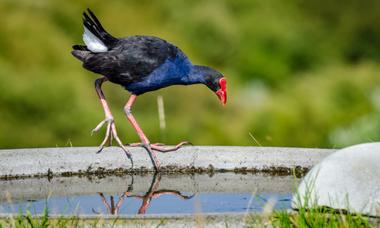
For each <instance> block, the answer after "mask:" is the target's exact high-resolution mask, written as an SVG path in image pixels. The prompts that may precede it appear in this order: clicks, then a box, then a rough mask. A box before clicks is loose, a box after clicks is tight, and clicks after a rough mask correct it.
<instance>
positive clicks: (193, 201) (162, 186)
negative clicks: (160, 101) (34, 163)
mask: <svg viewBox="0 0 380 228" xmlns="http://www.w3.org/2000/svg"><path fill="white" fill-rule="evenodd" d="M297 181H298V180H297V179H295V178H294V177H293V176H271V175H265V174H234V173H216V174H213V175H208V174H193V175H164V174H162V175H161V174H155V175H144V176H131V175H125V176H105V177H96V176H92V177H78V176H76V177H57V178H52V179H47V178H35V179H33V178H29V179H16V180H7V181H0V192H1V196H0V213H20V212H22V213H26V211H30V212H31V213H32V214H41V213H43V210H44V208H46V207H47V208H48V210H49V213H50V214H56V215H62V214H64V215H96V214H114V215H117V214H118V215H133V214H193V213H221V212H224V213H225V212H243V213H244V212H247V211H248V212H261V211H262V210H263V208H264V207H265V208H269V209H274V210H282V209H288V208H290V203H291V197H292V192H293V190H294V189H293V188H294V186H296V183H297Z"/></svg>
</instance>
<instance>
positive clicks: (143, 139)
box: [124, 95, 192, 152]
mask: <svg viewBox="0 0 380 228" xmlns="http://www.w3.org/2000/svg"><path fill="white" fill-rule="evenodd" d="M136 98H137V96H136V95H132V96H131V97H130V98H129V100H128V102H127V104H126V105H125V106H124V112H125V114H126V115H127V118H128V120H129V122H131V124H132V125H133V127H134V128H135V130H136V132H137V134H138V135H139V137H140V139H141V143H131V144H128V145H129V146H142V147H146V146H147V145H149V147H150V149H151V150H157V151H160V152H170V151H176V150H178V149H179V148H181V147H182V146H184V145H192V144H191V143H190V142H187V141H184V142H181V143H179V144H177V145H176V146H174V147H166V146H165V144H162V143H154V144H150V142H149V140H148V138H147V137H146V136H145V134H144V132H143V131H142V129H141V128H140V126H139V125H138V123H137V121H136V119H135V118H134V117H133V115H132V111H131V108H132V105H133V103H134V102H135V101H136Z"/></svg>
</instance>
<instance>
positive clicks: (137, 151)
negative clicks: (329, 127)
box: [0, 146, 334, 178]
mask: <svg viewBox="0 0 380 228" xmlns="http://www.w3.org/2000/svg"><path fill="white" fill-rule="evenodd" d="M129 150H130V151H131V152H132V154H133V160H134V167H133V170H132V166H131V163H130V161H129V160H128V159H127V157H126V156H125V154H124V153H123V152H122V150H121V149H120V148H118V147H110V148H105V149H104V151H103V152H102V153H100V154H96V153H95V152H96V151H97V148H96V147H68V148H43V149H17V150H0V178H6V177H21V176H38V175H41V176H42V175H50V176H51V175H65V174H69V173H86V172H87V173H91V172H96V171H99V172H104V171H107V170H108V171H112V170H119V171H120V170H121V171H124V172H126V171H135V172H137V171H142V170H143V171H153V166H152V163H151V160H150V158H149V156H148V154H147V152H146V151H145V150H144V149H143V148H129ZM333 151H334V150H328V149H304V148H280V147H220V146H188V147H184V148H181V149H180V150H178V151H176V152H172V153H158V157H159V159H160V161H161V163H162V167H163V169H164V170H167V171H181V170H182V171H183V170H189V169H193V170H194V169H195V170H196V169H203V170H207V169H212V170H213V171H221V170H222V171H233V170H236V169H240V170H254V171H268V170H271V169H272V170H274V171H276V170H277V171H278V170H284V169H285V170H288V171H290V170H291V169H293V168H296V167H298V168H306V169H308V168H311V167H312V166H313V165H315V164H317V163H318V162H319V161H320V160H322V159H323V158H324V157H326V156H327V155H329V154H330V153H332V152H333Z"/></svg>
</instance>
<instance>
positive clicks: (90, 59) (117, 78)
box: [72, 10, 227, 167]
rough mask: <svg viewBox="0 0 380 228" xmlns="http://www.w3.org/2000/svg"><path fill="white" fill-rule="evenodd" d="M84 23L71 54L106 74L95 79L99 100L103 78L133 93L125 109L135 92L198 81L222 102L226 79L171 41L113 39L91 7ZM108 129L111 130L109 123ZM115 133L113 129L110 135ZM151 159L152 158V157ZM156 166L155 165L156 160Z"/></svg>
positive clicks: (85, 15)
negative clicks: (191, 57)
mask: <svg viewBox="0 0 380 228" xmlns="http://www.w3.org/2000/svg"><path fill="white" fill-rule="evenodd" d="M83 25H84V29H85V31H84V34H83V40H84V42H85V44H86V45H74V46H73V49H74V50H73V51H72V54H73V55H74V56H75V57H76V58H78V59H79V60H81V61H82V62H83V67H84V68H86V69H87V70H89V71H92V72H94V73H97V74H100V75H103V76H104V77H105V78H100V79H98V80H97V82H96V89H97V92H98V95H99V97H100V99H101V101H102V102H103V101H104V102H105V97H104V94H103V92H102V91H101V88H100V87H101V84H102V83H103V82H104V81H107V80H109V81H111V82H113V83H116V84H119V85H121V86H123V87H124V88H125V89H127V90H128V91H130V92H131V93H132V94H133V95H132V97H131V99H130V101H129V102H128V103H127V106H128V105H129V106H128V107H127V106H126V107H127V108H128V110H129V109H130V106H132V104H133V102H134V100H135V99H136V96H137V95H141V94H143V93H146V92H149V91H153V90H157V89H160V88H164V87H167V86H171V85H190V84H197V83H201V84H204V85H206V86H207V87H208V88H210V89H211V90H212V91H214V92H215V93H216V94H217V96H218V97H219V99H220V100H221V102H222V103H223V104H225V103H226V99H227V96H226V80H225V78H224V77H223V75H222V74H221V73H219V72H218V71H216V70H214V69H212V68H210V67H207V66H197V65H193V64H192V63H191V62H190V61H189V59H188V58H187V56H186V55H185V54H184V53H183V52H182V51H181V50H180V49H179V48H178V47H176V46H174V45H173V44H171V43H169V42H167V41H165V40H163V39H160V38H158V37H153V36H130V37H126V38H115V37H113V36H112V35H110V34H109V33H108V32H107V31H106V30H105V29H104V28H103V26H102V25H101V23H100V22H99V20H98V19H97V18H96V16H95V15H94V13H92V12H91V11H90V10H88V14H87V13H86V12H84V13H83ZM102 105H103V108H104V110H105V113H106V120H107V121H108V119H112V114H111V112H110V110H109V108H108V105H107V104H106V102H105V103H102ZM128 110H126V114H127V117H128V118H129V120H130V121H131V123H132V124H133V126H134V127H135V129H136V131H137V133H138V134H139V136H140V138H141V139H142V141H143V144H149V141H148V140H147V138H146V137H145V135H144V134H143V133H142V131H141V129H140V128H139V126H138V125H137V122H135V120H134V118H133V116H132V115H131V114H129V113H128V112H129V111H128ZM131 116H132V117H131ZM107 118H108V119H107ZM131 118H133V120H131ZM106 120H105V121H106ZM107 121H106V122H107ZM103 124H104V122H102V123H101V124H99V125H100V126H98V127H97V128H96V129H95V130H98V128H100V127H101V126H102V125H103ZM108 124H110V123H108ZM109 129H111V130H112V125H111V128H109ZM111 130H108V131H111ZM112 131H113V130H112ZM140 131H141V132H140ZM115 133H116V129H115V130H114V133H110V134H115ZM106 137H107V136H106ZM119 144H120V143H119ZM103 145H104V143H102V146H103ZM157 148H158V146H153V145H152V146H151V147H150V148H149V149H150V150H152V149H157ZM157 150H160V149H157ZM152 159H153V160H155V158H152ZM155 165H156V167H157V166H158V163H156V162H155Z"/></svg>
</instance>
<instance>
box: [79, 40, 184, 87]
mask: <svg viewBox="0 0 380 228" xmlns="http://www.w3.org/2000/svg"><path fill="white" fill-rule="evenodd" d="M178 51H179V49H178V48H177V47H176V46H174V45H172V44H170V43H168V42H166V41H165V40H162V39H160V38H157V37H150V36H131V37H128V38H125V39H120V41H119V42H118V43H117V44H116V45H115V46H114V47H113V48H112V49H111V50H109V51H107V52H102V53H92V56H91V57H89V58H87V59H85V60H84V63H83V66H84V67H85V68H86V69H88V70H90V71H93V72H95V73H98V74H101V75H104V76H106V77H107V78H108V79H109V80H110V81H111V82H114V83H117V84H120V85H124V86H125V85H127V84H129V83H132V82H137V81H142V80H143V79H144V78H145V77H146V76H148V75H149V74H150V73H152V72H153V71H154V70H155V69H156V68H158V67H159V66H160V65H161V64H163V63H164V62H165V61H166V60H167V59H168V58H175V56H176V55H177V52H178Z"/></svg>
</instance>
